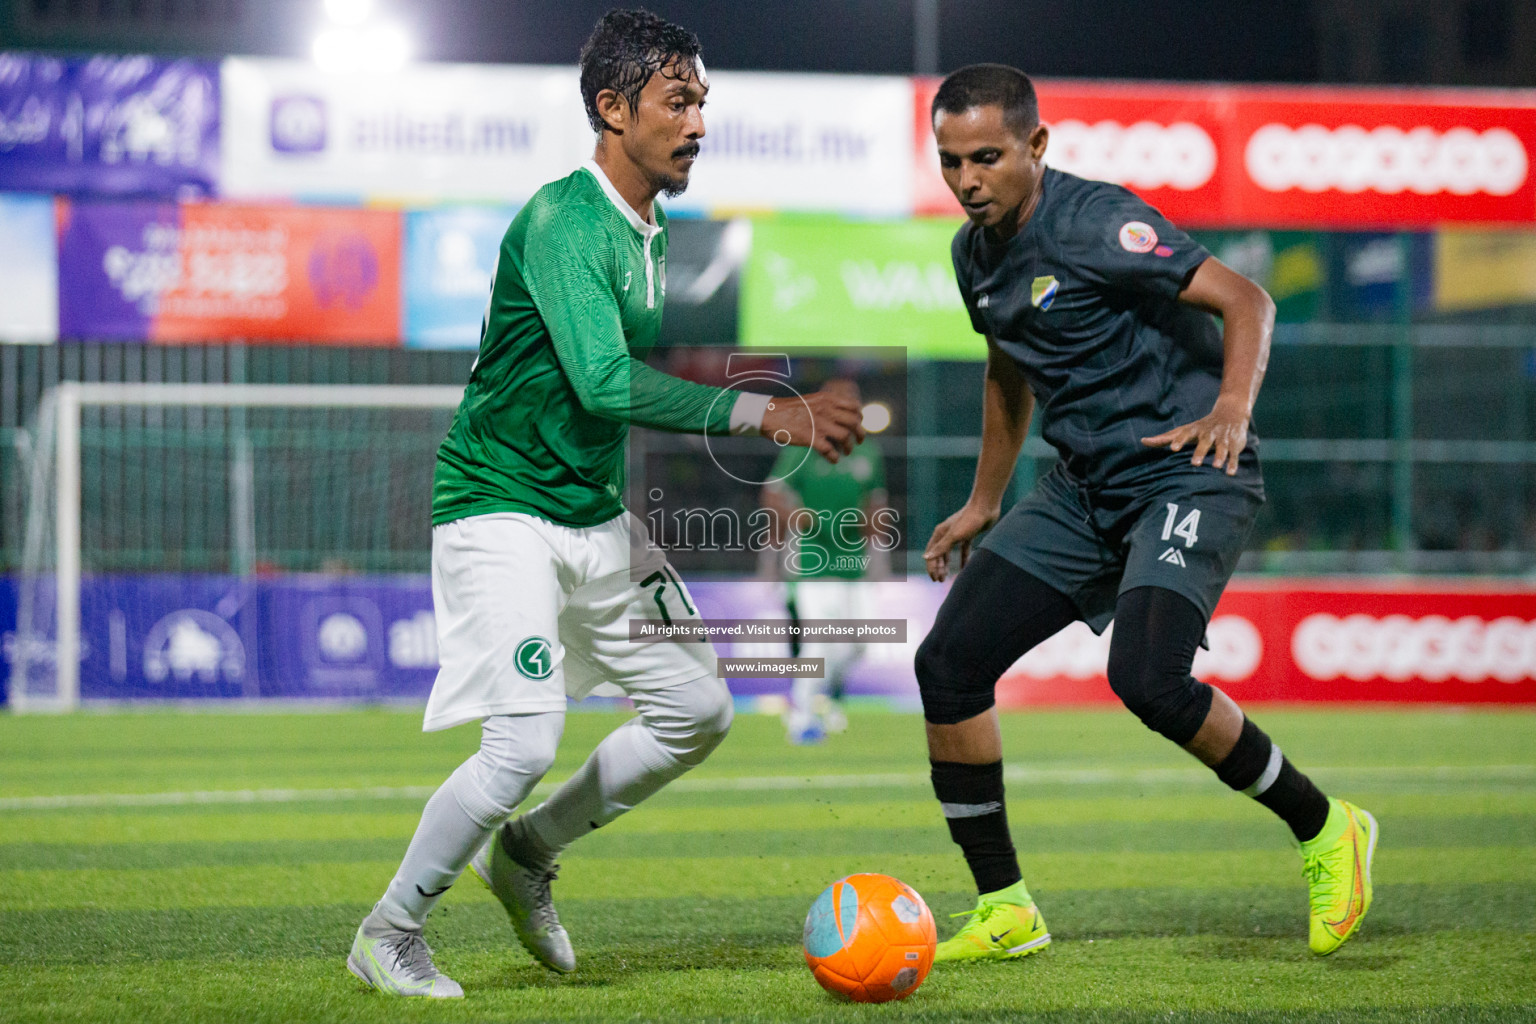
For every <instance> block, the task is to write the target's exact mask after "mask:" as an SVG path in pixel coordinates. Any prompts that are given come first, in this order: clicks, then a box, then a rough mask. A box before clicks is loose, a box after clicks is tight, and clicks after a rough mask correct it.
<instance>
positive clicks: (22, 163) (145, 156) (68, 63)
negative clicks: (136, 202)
mask: <svg viewBox="0 0 1536 1024" xmlns="http://www.w3.org/2000/svg"><path fill="white" fill-rule="evenodd" d="M218 171H219V68H218V64H216V63H215V62H213V61H202V60H166V59H162V58H158V57H89V58H58V57H47V56H43V55H40V54H30V53H0V189H3V190H14V191H33V192H63V193H72V194H73V193H87V194H100V195H119V196H124V195H152V196H177V197H196V196H211V195H213V194H214V193H215V192H216V191H217V188H218Z"/></svg>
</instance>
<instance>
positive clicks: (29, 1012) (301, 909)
mask: <svg viewBox="0 0 1536 1024" xmlns="http://www.w3.org/2000/svg"><path fill="white" fill-rule="evenodd" d="M1257 717H1258V718H1259V720H1260V721H1261V722H1262V723H1263V724H1264V725H1265V728H1266V729H1267V730H1268V731H1270V732H1271V733H1272V734H1273V735H1275V736H1277V738H1278V739H1279V740H1280V742H1282V743H1283V744H1284V745H1285V748H1286V751H1287V753H1288V754H1289V755H1291V756H1292V757H1293V758H1294V759H1295V760H1296V761H1297V763H1298V764H1299V765H1301V766H1302V767H1303V768H1304V769H1305V768H1306V767H1307V766H1308V765H1309V764H1312V765H1322V766H1326V767H1325V768H1324V769H1323V770H1320V771H1318V772H1317V777H1318V779H1319V781H1320V782H1321V783H1322V784H1323V785H1324V786H1325V788H1328V787H1330V785H1331V784H1330V775H1331V776H1333V778H1334V780H1335V781H1336V782H1338V783H1341V784H1347V786H1348V788H1347V789H1341V790H1340V791H1339V792H1340V795H1345V796H1350V797H1352V798H1356V799H1358V800H1359V802H1361V803H1363V804H1364V805H1365V806H1366V807H1368V808H1369V809H1371V810H1372V811H1373V812H1375V813H1376V814H1377V816H1378V817H1379V818H1380V819H1381V821H1382V828H1383V845H1382V848H1381V850H1380V852H1379V855H1378V861H1377V884H1378V895H1377V903H1376V906H1375V907H1374V908H1373V910H1372V913H1371V916H1370V918H1369V919H1368V921H1367V924H1366V926H1365V930H1364V932H1363V933H1362V935H1361V936H1360V937H1359V938H1358V939H1357V940H1355V941H1353V942H1351V943H1350V945H1349V946H1347V947H1345V949H1344V950H1342V951H1341V952H1340V953H1339V954H1337V955H1335V956H1334V957H1332V958H1329V959H1327V960H1318V959H1315V958H1312V957H1310V956H1309V955H1308V954H1307V953H1306V945H1305V929H1306V924H1305V917H1304V913H1305V890H1304V887H1303V886H1302V883H1301V880H1300V870H1299V862H1298V861H1297V860H1296V858H1295V854H1294V853H1293V852H1291V851H1290V850H1289V849H1288V845H1287V842H1286V838H1285V837H1286V832H1285V830H1284V828H1283V827H1282V826H1279V825H1278V824H1277V823H1276V822H1275V821H1274V820H1273V819H1272V818H1271V817H1270V816H1269V815H1268V814H1267V812H1264V811H1263V810H1262V808H1258V807H1257V806H1256V805H1254V804H1253V803H1252V802H1251V801H1247V800H1243V799H1241V798H1239V797H1236V796H1234V795H1232V794H1230V793H1228V792H1227V791H1226V790H1225V789H1224V788H1223V787H1221V786H1220V785H1219V783H1216V782H1215V781H1214V780H1213V779H1206V778H1202V777H1200V776H1199V775H1198V774H1195V775H1191V774H1190V773H1188V772H1187V771H1185V769H1187V768H1188V767H1189V765H1190V762H1189V761H1188V760H1187V758H1186V757H1185V755H1183V754H1182V753H1181V752H1179V751H1177V750H1174V749H1172V748H1170V747H1168V746H1167V745H1166V744H1164V743H1162V742H1161V741H1160V740H1158V739H1157V738H1156V737H1155V736H1152V735H1151V734H1149V733H1147V732H1146V731H1145V730H1144V729H1142V728H1141V727H1140V726H1139V724H1137V723H1136V722H1135V721H1134V720H1133V719H1131V718H1130V717H1129V716H1127V715H1124V714H1123V713H1112V712H1053V713H1038V714H1028V715H1008V716H1005V717H1004V729H1005V750H1007V751H1008V752H1009V754H1010V755H1011V756H1010V758H1009V763H1010V764H1011V765H1019V766H1034V767H1038V768H1041V769H1049V770H1050V771H1069V772H1070V771H1073V770H1080V771H1077V775H1074V776H1073V778H1074V779H1075V781H1073V782H1070V783H1068V782H1064V781H1061V780H1060V779H1059V778H1057V777H1056V776H1052V775H1051V774H1050V771H1045V773H1044V774H1043V775H1041V776H1040V777H1039V781H1015V782H1014V783H1012V784H1011V785H1010V791H1009V793H1010V800H1009V811H1010V817H1011V819H1012V822H1013V827H1014V832H1015V838H1016V841H1017V843H1018V845H1019V848H1020V852H1021V857H1022V860H1023V864H1024V868H1025V872H1026V878H1027V879H1028V880H1029V881H1030V884H1031V888H1032V890H1033V891H1034V892H1035V893H1036V895H1037V897H1038V898H1039V899H1040V902H1041V906H1042V909H1043V910H1044V912H1045V914H1046V918H1047V920H1048V921H1049V922H1050V924H1051V927H1052V930H1053V932H1054V934H1055V935H1056V937H1057V942H1056V945H1055V947H1054V948H1053V949H1052V950H1051V951H1050V952H1048V953H1047V954H1045V955H1044V956H1040V957H1032V958H1030V959H1029V960H1026V961H1023V962H1020V963H1015V964H1007V965H987V966H981V967H968V968H949V969H947V970H946V969H943V968H941V969H940V970H938V971H936V972H935V973H934V974H933V975H932V976H931V977H930V978H929V980H928V981H927V982H926V983H925V984H924V986H923V987H922V988H921V989H920V990H919V991H918V992H917V993H916V994H915V995H914V996H913V997H912V998H911V999H910V1000H908V1001H906V1002H904V1003H901V1004H896V1005H890V1006H885V1007H881V1008H867V1007H856V1006H846V1005H841V1004H838V1003H835V1002H832V1001H830V1000H829V998H828V997H826V996H824V995H823V993H821V991H820V990H819V989H818V988H817V987H816V986H815V984H814V983H813V982H812V981H811V979H810V977H809V974H808V972H806V971H805V969H804V965H803V962H802V960H801V958H800V953H799V927H800V921H801V919H802V916H803V914H804V912H805V908H806V907H807V906H808V905H809V903H810V900H811V899H812V898H813V897H814V896H815V894H816V892H818V891H819V890H820V888H821V887H823V886H824V885H825V884H826V883H827V882H829V881H831V880H832V878H835V877H837V876H838V875H840V874H843V873H847V872H851V871H856V870H885V871H889V872H891V873H894V874H897V875H899V876H901V877H904V878H905V879H906V880H907V881H908V882H910V883H912V884H914V885H915V886H917V887H918V889H919V890H920V891H922V892H923V893H924V894H925V896H927V898H928V899H929V902H930V903H931V904H932V905H933V908H934V911H935V913H936V914H939V915H940V916H941V925H940V927H941V934H947V929H948V926H949V922H947V921H944V920H943V919H942V915H943V914H945V913H948V912H953V911H957V910H961V909H966V908H967V907H968V906H969V904H970V903H971V901H972V899H973V895H972V894H971V893H970V892H969V879H968V876H967V874H966V871H965V868H964V864H963V862H962V861H961V860H960V858H959V856H958V854H957V853H956V852H955V851H953V850H952V849H951V848H950V847H949V844H948V842H947V839H946V838H945V835H944V829H943V825H942V821H941V820H940V819H939V817H938V815H937V812H936V810H935V808H934V807H933V804H932V797H931V795H930V794H929V793H928V792H927V791H926V789H925V787H924V786H923V785H922V784H921V783H920V781H918V782H912V781H910V780H912V779H916V780H920V779H921V776H922V772H923V769H924V767H925V765H924V759H923V754H922V749H921V745H920V744H921V739H920V737H921V723H920V720H918V719H917V718H916V717H914V716H903V715H884V714H877V713H869V714H856V715H855V716H854V722H853V727H852V729H850V731H849V733H848V734H847V735H845V736H841V737H834V738H833V739H832V741H831V742H829V743H828V744H826V745H825V746H823V747H820V748H811V749H804V748H789V747H786V746H785V745H784V744H783V740H782V736H781V734H780V730H779V726H778V725H777V723H776V722H774V721H773V720H771V719H762V718H755V717H743V718H742V719H739V720H738V723H737V727H736V729H735V730H734V732H733V734H732V736H731V738H730V739H729V740H728V741H727V743H726V745H725V746H724V747H722V748H721V750H720V751H719V752H718V753H717V754H716V755H715V757H714V758H712V759H711V761H710V762H709V763H708V764H707V765H705V766H704V767H703V768H702V769H700V770H699V771H698V772H696V773H695V774H694V775H693V776H691V778H693V779H701V780H705V781H706V782H707V781H708V780H711V779H714V780H729V779H736V778H745V779H751V778H754V777H758V776H773V775H778V776H784V777H789V778H795V777H798V778H807V777H812V776H819V775H838V774H863V775H870V774H883V775H891V776H893V777H906V778H907V779H908V780H909V781H907V782H904V783H901V784H894V785H887V784H885V783H879V784H877V785H874V786H868V787H850V788H848V789H847V790H846V791H837V790H827V789H786V790H727V789H711V788H709V787H708V786H706V787H705V788H703V789H700V790H697V791H692V792H678V791H674V792H664V793H663V794H662V795H661V796H659V797H657V798H656V799H655V800H653V801H652V802H651V803H650V804H648V805H646V806H645V807H642V808H640V809H639V810H638V811H637V812H635V813H634V814H632V815H630V816H628V817H626V818H624V819H621V820H620V821H619V822H616V823H615V824H614V825H612V826H610V827H609V828H605V829H604V830H603V831H602V832H600V833H597V834H595V835H593V836H592V837H590V838H589V839H588V840H584V841H583V843H582V844H581V845H580V846H578V847H577V848H576V849H575V850H573V851H572V852H571V853H570V854H569V855H568V857H567V858H566V868H565V870H564V872H563V873H562V875H561V879H560V881H559V882H558V883H557V886H556V895H557V899H558V900H560V903H561V906H562V907H563V908H564V916H565V917H566V920H567V923H568V925H569V926H570V928H571V930H572V933H573V936H574V937H575V940H576V944H577V951H578V956H579V957H580V958H581V968H580V970H579V972H578V973H577V974H576V975H574V976H572V977H569V978H556V977H554V976H552V975H549V974H547V973H546V972H543V971H542V970H540V969H537V968H535V967H533V966H532V965H531V963H530V962H529V960H528V958H527V957H526V955H525V954H523V953H522V951H521V950H520V949H518V948H517V947H516V946H515V944H514V943H513V941H512V940H511V938H510V935H509V932H508V929H507V928H506V925H505V923H504V920H503V919H502V918H501V916H500V913H499V910H498V909H497V908H496V907H495V905H494V904H493V903H492V902H491V901H490V899H489V897H488V896H487V895H486V894H485V893H484V892H483V891H480V890H479V889H478V887H477V886H475V885H474V884H473V883H472V882H466V883H462V884H460V885H459V886H457V887H456V888H455V889H454V890H453V891H452V892H450V893H449V895H448V897H447V898H446V899H445V900H444V903H443V904H442V906H441V909H440V910H439V912H438V913H437V914H435V915H434V917H433V919H432V921H431V922H430V923H429V925H428V938H429V941H431V942H432V944H433V945H434V947H435V948H437V949H438V951H439V954H440V956H439V962H440V964H441V965H442V966H443V967H444V968H445V969H446V970H448V971H449V972H450V973H452V974H453V976H454V977H456V978H457V979H458V980H459V981H461V982H462V983H463V984H464V986H465V988H466V990H467V991H468V992H469V996H470V998H469V999H468V1000H466V1001H464V1002H463V1003H455V1004H450V1005H443V1004H433V1005H422V1004H421V1003H419V1002H406V1003H402V1002H399V1001H388V1000H385V999H383V998H381V997H379V996H378V995H376V994H374V993H369V992H366V991H363V990H362V989H361V987H360V986H359V985H358V984H357V983H356V982H355V980H354V979H352V978H351V976H350V975H348V974H347V973H346V972H345V969H344V967H343V966H342V960H343V958H344V956H345V950H346V946H347V943H348V942H349V940H350V936H351V932H352V930H353V929H354V928H355V927H356V922H357V921H358V920H359V919H360V917H361V916H362V914H363V913H365V912H366V910H367V907H368V906H369V905H370V904H371V902H372V900H373V899H375V898H377V896H378V893H379V892H380V891H381V890H382V888H383V886H384V884H385V883H386V882H387V881H388V878H389V875H390V874H391V872H392V871H393V869H394V866H395V864H396V863H397V861H398V858H399V854H400V853H401V852H402V851H403V849H404V846H405V843H406V842H407V841H408V839H409V836H410V833H411V831H412V829H414V827H415V824H416V820H417V814H418V812H419V808H420V801H419V800H400V799H394V800H371V801H370V800H359V801H342V802H330V803H318V802H316V803H304V802H302V801H300V802H296V803H293V804H285V805H270V804H269V805H257V804H250V805H233V806H232V805H227V804H225V805H178V806H174V807H158V806H149V807H143V808H111V809H104V808H89V809H76V810H26V811H0V984H3V985H4V986H5V990H6V992H7V997H6V999H5V1000H4V1008H3V1009H0V1020H4V1021H6V1022H10V1021H13V1020H14V1021H18V1022H19V1021H97V1020H121V1019H135V1020H145V1021H167V1022H169V1021H176V1022H178V1024H185V1022H195V1021H204V1020H207V1021H225V1020H232V1019H233V1020H252V1021H269V1020H270V1021H279V1020H281V1021H289V1020H327V1021H330V1020H336V1021H384V1020H391V1021H396V1020H431V1021H437V1020H442V1021H460V1020H462V1021H470V1020H475V1021H480V1020H494V1021H521V1020H613V1019H620V1018H629V1019H653V1020H694V1019H697V1020H705V1019H732V1020H761V1021H779V1020H835V1021H841V1020H855V1019H857V1020H864V1019H866V1017H868V1016H870V1015H871V1014H880V1015H882V1017H885V1016H888V1017H890V1018H892V1019H897V1018H899V1019H902V1020H909V1019H910V1020H932V1021H941V1020H942V1021H949V1020H966V1021H985V1020H1018V1019H1021V1018H1028V1019H1031V1020H1044V1021H1053V1022H1055V1021H1060V1022H1068V1021H1073V1022H1075V1021H1113V1022H1117V1024H1118V1022H1121V1021H1133V1020H1144V1019H1147V1018H1148V1017H1151V1016H1156V1017H1157V1018H1158V1019H1165V1020H1175V1021H1191V1022H1194V1021H1199V1022H1216V1021H1232V1022H1243V1024H1258V1022H1268V1021H1277V1022H1278V1021H1298V1022H1300V1021H1307V1022H1311V1021H1325V1020H1336V1019H1339V1017H1340V1014H1341V1012H1342V1013H1348V1014H1349V1015H1350V1017H1351V1018H1352V1019H1359V1020H1365V1021H1439V1020H1444V1021H1455V1022H1456V1024H1476V1022H1481V1021H1503V1020H1531V1019H1536V996H1533V992H1536V967H1533V964H1536V925H1533V924H1532V921H1533V920H1536V857H1533V856H1532V854H1533V853H1536V849H1533V847H1536V775H1533V774H1531V773H1530V772H1528V771H1515V772H1513V773H1510V772H1502V773H1501V772H1492V773H1489V772H1482V771H1479V770H1478V769H1479V768H1480V767H1489V766H1494V767H1497V766H1502V767H1504V768H1508V767H1510V766H1514V767H1516V768H1520V767H1521V766H1526V767H1528V766H1530V764H1531V762H1532V756H1531V754H1530V751H1532V750H1536V716H1533V715H1530V714H1526V713H1462V712H1437V711H1430V712H1409V711H1387V712H1376V711H1372V712H1361V711H1354V712H1347V713H1340V712H1337V711H1330V712H1327V713H1309V712H1275V711H1266V712H1262V713H1260V714H1259V715H1258V716H1257ZM617 720H618V718H617V717H616V716H614V715H610V714H592V715H572V716H571V717H570V719H569V724H568V727H567V734H566V739H565V742H564V744H563V746H562V752H561V758H560V760H559V762H558V763H557V765H556V768H555V770H554V772H552V774H551V778H555V777H559V776H562V775H564V774H566V773H568V772H569V771H570V770H572V769H573V768H574V767H575V766H576V764H578V763H579V761H580V759H581V757H583V756H584V755H585V754H586V752H587V751H588V750H590V748H591V746H592V745H593V743H595V742H596V740H597V739H598V738H600V736H601V735H603V734H604V733H605V732H606V731H607V730H608V729H611V728H612V727H613V725H614V724H615V723H616V721H617ZM418 729H419V718H418V717H417V716H415V715H409V714H401V713H392V712H381V711H365V712H344V713H327V714H318V715H289V714H274V715H251V714H239V715H217V714H208V715H184V714H176V713H159V714H112V715H78V716H72V717H66V718H56V719H31V718H28V719H17V718H5V717H0V797H30V796H37V795H64V794H90V793H104V792H116V793H156V792H169V791H185V790H193V789H196V790H205V789H206V790H223V789H241V788H252V789H257V788H284V787H293V788H299V789H304V788H310V789H322V788H333V787H334V788H341V787H358V788H366V787H373V786H429V787H430V786H434V785H436V784H437V783H439V782H440V781H441V780H442V779H443V778H444V777H446V775H447V774H448V773H449V772H450V771H451V770H452V768H453V767H454V766H455V765H456V764H457V763H458V762H459V760H461V759H462V758H463V757H465V756H467V754H468V753H469V752H470V751H471V750H472V749H473V746H474V744H475V742H476V740H477V738H478V737H477V734H476V732H475V731H474V730H471V729H461V730H450V731H449V732H447V733H442V734H433V735H430V736H424V735H422V734H421V733H420V732H419V731H418ZM1100 769H1103V770H1107V771H1110V772H1111V774H1113V775H1114V778H1113V779H1110V780H1106V781H1102V782H1095V781H1093V773H1094V772H1095V771H1097V770H1100ZM1351 769H1353V771H1352V770H1351ZM1448 769H1455V770H1454V771H1451V770H1448ZM1463 769H1465V770H1463ZM1128 772H1129V773H1131V774H1129V775H1128V774H1127V773H1128ZM1140 772H1145V773H1146V774H1147V777H1146V778H1141V777H1140V776H1139V775H1137V774H1136V773H1140ZM1079 776H1080V777H1079ZM1053 779H1055V781H1052V780H1053Z"/></svg>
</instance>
